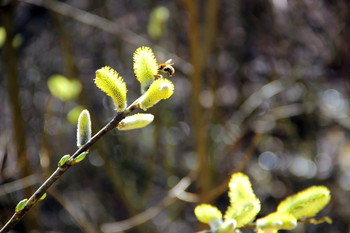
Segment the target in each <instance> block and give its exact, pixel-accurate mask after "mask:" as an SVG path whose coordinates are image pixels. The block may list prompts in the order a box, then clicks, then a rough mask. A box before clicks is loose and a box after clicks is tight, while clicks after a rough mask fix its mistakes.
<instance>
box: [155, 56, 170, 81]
mask: <svg viewBox="0 0 350 233" xmlns="http://www.w3.org/2000/svg"><path fill="white" fill-rule="evenodd" d="M172 65H174V63H173V60H172V59H169V60H167V61H166V62H164V63H160V64H159V65H158V71H161V72H163V73H166V74H167V75H168V76H169V77H172V76H174V74H175V69H174V67H173V66H172ZM155 77H156V78H162V77H163V76H162V75H161V74H156V75H155Z"/></svg>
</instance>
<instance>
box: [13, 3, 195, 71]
mask: <svg viewBox="0 0 350 233" xmlns="http://www.w3.org/2000/svg"><path fill="white" fill-rule="evenodd" d="M18 1H20V2H24V3H28V4H31V5H35V6H39V7H43V8H46V9H48V10H50V11H52V12H55V13H57V14H60V15H63V16H65V17H69V18H71V19H73V20H75V21H78V22H80V23H83V24H85V25H89V26H91V27H95V28H98V29H99V30H101V31H105V32H108V33H110V34H112V35H116V36H118V37H119V38H121V39H122V40H123V41H125V42H126V43H128V44H131V45H135V46H137V47H139V46H141V45H148V46H151V47H152V48H155V49H156V50H158V51H161V52H162V53H164V54H167V56H169V57H171V58H172V59H173V60H175V61H176V64H177V65H178V67H179V68H178V69H180V70H181V71H182V72H183V73H184V74H189V73H191V72H192V65H191V64H190V63H188V62H187V61H185V60H184V59H182V58H181V57H179V56H177V55H176V54H174V53H170V52H169V51H168V50H166V49H164V48H162V47H161V46H159V45H156V44H153V43H152V42H151V41H149V40H147V39H145V38H144V37H142V36H140V35H138V34H136V33H135V32H133V31H130V30H128V29H127V28H125V27H122V26H121V24H120V23H119V24H118V23H117V22H113V21H111V20H108V19H106V18H103V17H101V16H98V15H95V14H92V13H89V12H87V11H84V10H81V9H79V8H76V7H73V6H71V5H69V4H66V3H64V2H59V1H54V0H51V1H42V0H18Z"/></svg>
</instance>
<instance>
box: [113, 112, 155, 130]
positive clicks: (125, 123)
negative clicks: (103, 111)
mask: <svg viewBox="0 0 350 233" xmlns="http://www.w3.org/2000/svg"><path fill="white" fill-rule="evenodd" d="M153 119H154V116H153V115H152V114H149V113H137V114H135V115H132V116H127V117H125V118H124V119H123V120H122V121H121V122H119V124H118V126H117V128H118V129H119V130H131V129H139V128H143V127H146V126H147V125H149V124H150V123H151V122H152V121H153Z"/></svg>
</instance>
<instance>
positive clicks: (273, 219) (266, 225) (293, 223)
mask: <svg viewBox="0 0 350 233" xmlns="http://www.w3.org/2000/svg"><path fill="white" fill-rule="evenodd" d="M297 225H298V223H297V219H296V218H295V217H294V216H293V215H292V214H289V213H285V212H274V213H271V214H269V215H267V216H265V217H263V218H259V219H257V220H256V228H257V229H258V230H262V232H277V231H278V230H292V229H294V228H296V227H297ZM258 232H259V231H258Z"/></svg>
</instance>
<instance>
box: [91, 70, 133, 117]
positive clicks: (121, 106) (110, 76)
mask: <svg viewBox="0 0 350 233" xmlns="http://www.w3.org/2000/svg"><path fill="white" fill-rule="evenodd" d="M95 84H96V86H97V87H98V88H100V89H101V90H102V91H103V92H105V93H106V94H107V95H108V96H110V97H111V98H112V99H113V102H114V104H115V106H116V110H117V112H122V111H124V110H125V108H126V93H127V88H126V84H125V82H124V80H123V78H122V77H120V76H119V74H118V73H117V71H115V70H114V69H112V68H111V67H109V66H105V67H103V68H101V69H99V70H97V71H96V78H95Z"/></svg>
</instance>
